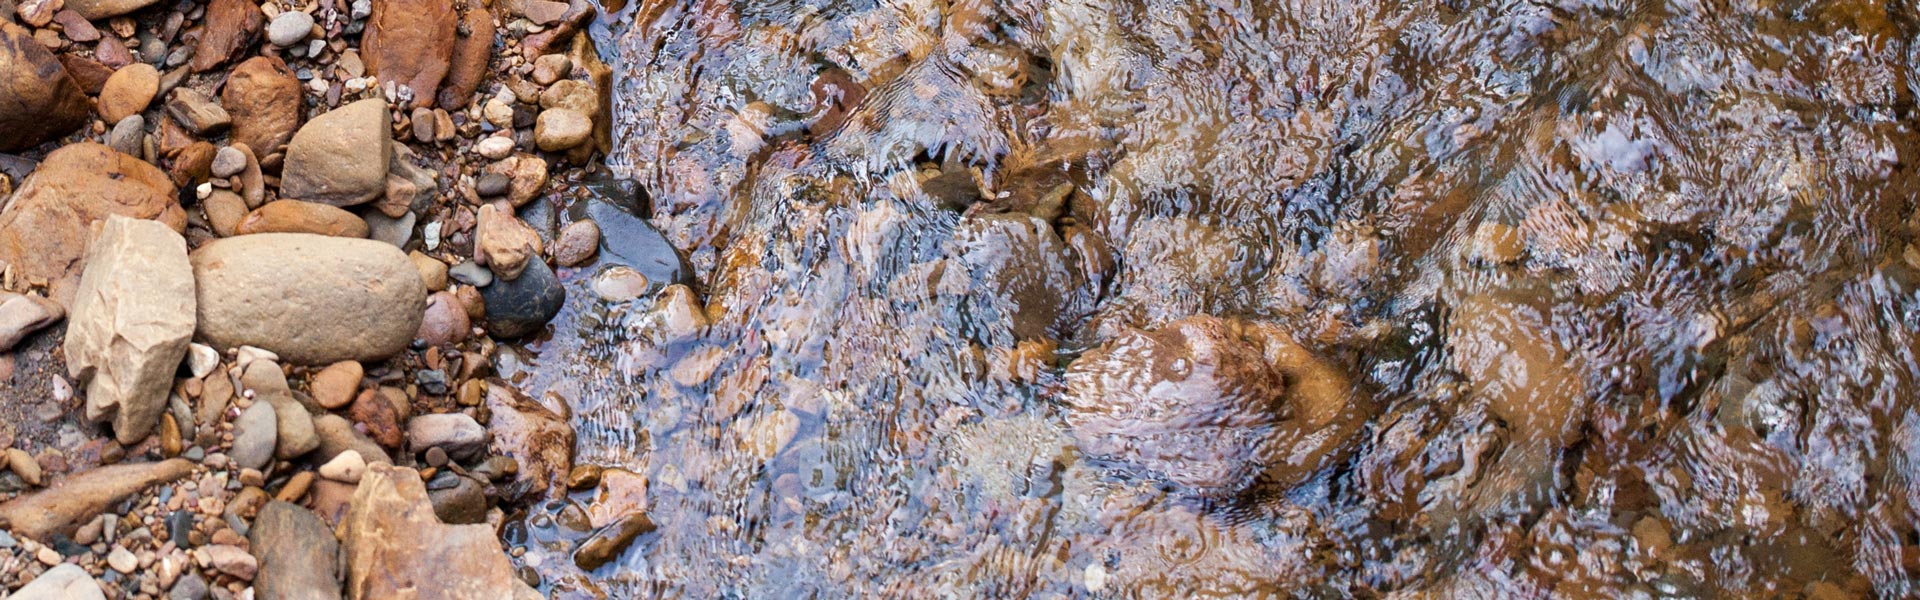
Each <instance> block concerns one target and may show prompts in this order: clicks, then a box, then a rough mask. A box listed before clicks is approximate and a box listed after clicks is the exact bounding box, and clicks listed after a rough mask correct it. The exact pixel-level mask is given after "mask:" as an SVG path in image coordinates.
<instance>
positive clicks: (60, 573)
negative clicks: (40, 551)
mask: <svg viewBox="0 0 1920 600" xmlns="http://www.w3.org/2000/svg"><path fill="white" fill-rule="evenodd" d="M8 598H14V599H17V600H94V599H96V598H97V599H99V600H107V595H106V593H104V592H101V591H100V584H99V583H97V582H95V581H94V580H93V576H92V575H88V574H87V570H86V569H82V568H80V565H76V564H73V563H62V564H61V565H60V566H57V567H54V568H51V569H47V572H45V573H41V574H40V576H39V577H35V578H33V581H32V582H29V583H27V585H26V587H22V588H20V589H19V590H15V591H14V592H13V595H12V596H8Z"/></svg>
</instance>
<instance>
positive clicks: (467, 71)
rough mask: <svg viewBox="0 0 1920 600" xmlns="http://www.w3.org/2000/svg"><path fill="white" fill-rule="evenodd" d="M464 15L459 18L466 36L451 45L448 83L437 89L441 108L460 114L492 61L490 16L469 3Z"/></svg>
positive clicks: (491, 20)
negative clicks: (451, 53)
mask: <svg viewBox="0 0 1920 600" xmlns="http://www.w3.org/2000/svg"><path fill="white" fill-rule="evenodd" d="M468 6H469V8H468V9H467V12H465V13H462V14H461V15H460V25H461V27H459V29H460V30H464V31H466V35H462V36H459V37H458V38H456V39H454V41H453V55H452V59H451V60H450V61H449V63H448V68H447V80H446V83H445V84H444V85H442V86H441V88H440V94H439V97H438V98H437V101H438V103H439V104H440V108H444V109H447V110H459V109H462V108H466V107H467V103H468V102H471V101H473V93H474V91H475V90H478V89H480V82H481V81H482V80H484V79H486V77H487V61H488V60H489V59H491V58H492V57H493V37H494V33H495V32H494V27H493V14H492V13H489V12H488V11H487V7H486V6H484V5H482V4H481V3H478V2H471V3H468Z"/></svg>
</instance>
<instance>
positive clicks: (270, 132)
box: [214, 0, 301, 157]
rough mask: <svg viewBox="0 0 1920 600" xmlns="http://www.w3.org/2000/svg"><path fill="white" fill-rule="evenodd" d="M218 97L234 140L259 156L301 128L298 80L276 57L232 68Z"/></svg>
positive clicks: (250, 7) (277, 150)
mask: <svg viewBox="0 0 1920 600" xmlns="http://www.w3.org/2000/svg"><path fill="white" fill-rule="evenodd" d="M222 1H224V0H215V2H214V3H215V4H216V5H217V4H220V3H221V2H222ZM242 1H244V0H242ZM247 8H248V10H250V11H251V12H253V13H254V14H259V9H257V8H255V7H253V6H251V5H249V6H248V7H247ZM220 100H221V104H222V105H223V106H225V107H226V109H227V113H228V114H230V115H232V117H233V140H234V141H236V142H239V143H242V144H246V145H247V147H248V148H251V149H253V151H254V152H256V153H260V154H259V156H261V157H265V156H266V155H268V154H274V153H276V152H279V151H280V148H281V146H284V145H286V143H287V142H288V141H290V140H292V139H293V135H294V132H295V131H297V130H298V129H300V120H301V118H300V115H301V100H300V80H299V79H298V78H296V77H294V75H293V71H292V70H290V69H288V68H287V63H286V62H284V61H282V60H280V59H279V58H278V57H272V56H258V57H254V58H250V59H247V61H246V62H243V63H240V65H239V66H237V67H234V68H233V72H232V73H231V74H229V75H227V84H226V89H225V90H223V91H222V92H221V93H220Z"/></svg>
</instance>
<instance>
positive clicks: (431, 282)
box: [407, 251, 447, 292]
mask: <svg viewBox="0 0 1920 600" xmlns="http://www.w3.org/2000/svg"><path fill="white" fill-rule="evenodd" d="M407 258H410V259H413V266H414V268H416V269H419V270H420V281H422V282H424V283H426V284H427V289H428V290H430V291H435V292H442V291H446V289H447V263H443V262H440V259H438V258H434V257H431V256H427V255H426V254H422V253H420V252H419V251H414V252H409V253H407Z"/></svg>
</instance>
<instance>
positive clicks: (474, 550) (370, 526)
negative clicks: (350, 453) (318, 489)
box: [340, 464, 540, 600]
mask: <svg viewBox="0 0 1920 600" xmlns="http://www.w3.org/2000/svg"><path fill="white" fill-rule="evenodd" d="M340 531H342V532H343V536H342V539H343V541H344V543H345V545H346V554H347V597H348V598H350V599H352V600H363V599H364V600H372V599H376V598H380V599H384V598H411V599H413V600H457V599H465V598H502V599H507V598H511V599H514V600H520V599H529V600H531V599H537V598H540V594H539V592H536V591H534V590H533V588H531V587H528V586H527V584H526V583H525V582H523V581H520V578H519V577H516V576H514V570H513V564H512V563H511V562H509V561H508V560H507V555H506V552H505V551H504V550H502V549H501V547H500V539H499V538H498V537H496V536H495V535H494V533H493V528H492V527H490V526H488V525H484V524H475V525H447V524H445V523H441V522H440V518H439V517H436V516H434V514H433V504H432V502H430V501H429V500H428V499H427V488H426V484H425V483H424V482H422V481H420V474H419V472H417V471H414V470H413V469H409V468H406V467H395V466H393V465H386V464H376V465H371V466H369V467H368V468H367V472H366V474H365V475H363V476H362V477H361V479H360V487H359V489H357V490H355V491H354V494H353V504H352V506H351V507H350V508H349V509H348V510H347V516H346V519H345V520H344V521H342V522H341V523H340Z"/></svg>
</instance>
